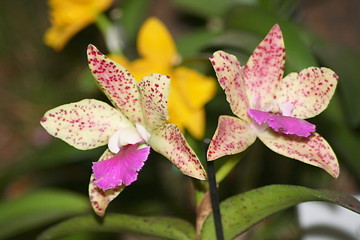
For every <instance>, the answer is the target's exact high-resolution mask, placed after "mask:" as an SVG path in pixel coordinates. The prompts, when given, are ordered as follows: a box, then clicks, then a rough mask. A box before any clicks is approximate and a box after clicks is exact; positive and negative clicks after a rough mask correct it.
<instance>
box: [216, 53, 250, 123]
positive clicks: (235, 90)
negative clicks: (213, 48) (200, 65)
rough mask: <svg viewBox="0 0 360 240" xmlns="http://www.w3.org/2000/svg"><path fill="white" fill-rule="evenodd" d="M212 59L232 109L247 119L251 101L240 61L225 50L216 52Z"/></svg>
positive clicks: (237, 114)
mask: <svg viewBox="0 0 360 240" xmlns="http://www.w3.org/2000/svg"><path fill="white" fill-rule="evenodd" d="M210 61H211V64H212V65H213V67H214V70H215V72H216V76H217V78H218V81H219V84H220V86H221V87H222V89H224V91H225V94H226V100H227V101H228V102H229V103H230V107H231V110H232V111H233V113H234V114H235V115H236V116H238V117H240V118H242V119H247V118H248V116H247V112H246V110H247V109H248V108H249V102H248V98H247V96H246V92H245V83H244V77H243V68H242V67H241V66H240V63H239V61H238V60H237V59H236V57H235V56H233V55H231V54H229V53H226V52H223V51H217V52H215V53H214V55H213V56H212V57H211V58H210Z"/></svg>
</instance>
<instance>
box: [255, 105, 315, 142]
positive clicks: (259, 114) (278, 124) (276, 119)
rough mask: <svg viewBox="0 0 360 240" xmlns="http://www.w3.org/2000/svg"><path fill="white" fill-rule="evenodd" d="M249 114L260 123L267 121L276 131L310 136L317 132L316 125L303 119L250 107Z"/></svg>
mask: <svg viewBox="0 0 360 240" xmlns="http://www.w3.org/2000/svg"><path fill="white" fill-rule="evenodd" d="M248 114H249V116H250V117H251V118H252V119H253V120H254V121H255V122H257V123H258V124H264V123H267V124H268V125H269V127H271V128H272V129H273V130H274V131H276V132H282V133H285V134H295V135H297V136H299V137H308V136H310V134H311V133H312V132H315V128H316V127H315V125H314V124H311V123H309V122H307V121H305V120H303V119H300V118H294V117H287V116H282V115H278V114H274V113H268V112H263V111H260V110H255V109H248Z"/></svg>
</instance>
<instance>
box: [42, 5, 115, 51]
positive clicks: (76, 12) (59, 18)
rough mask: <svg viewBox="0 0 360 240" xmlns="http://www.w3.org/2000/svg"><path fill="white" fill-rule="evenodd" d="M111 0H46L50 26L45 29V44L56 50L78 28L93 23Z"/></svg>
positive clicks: (62, 45) (60, 47)
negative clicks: (48, 7) (48, 8)
mask: <svg viewBox="0 0 360 240" xmlns="http://www.w3.org/2000/svg"><path fill="white" fill-rule="evenodd" d="M112 2H113V0H48V4H49V6H50V21H51V27H50V28H49V29H48V30H47V31H46V33H45V36H44V41H45V43H46V45H48V46H50V47H52V48H53V49H55V50H56V51H59V50H61V49H62V48H63V47H64V46H65V44H66V43H67V42H68V41H69V40H70V39H71V38H72V37H73V36H74V35H75V34H76V33H78V32H79V31H80V30H82V29H84V28H85V27H87V26H88V25H90V24H91V23H93V22H94V21H95V20H96V18H97V16H98V15H99V14H100V13H101V12H103V11H105V10H106V9H108V8H109V7H110V6H111V4H112Z"/></svg>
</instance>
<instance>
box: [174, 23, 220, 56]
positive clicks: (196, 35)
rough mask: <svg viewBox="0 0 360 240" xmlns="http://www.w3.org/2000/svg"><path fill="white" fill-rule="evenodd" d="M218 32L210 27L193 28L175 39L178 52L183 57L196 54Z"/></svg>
mask: <svg viewBox="0 0 360 240" xmlns="http://www.w3.org/2000/svg"><path fill="white" fill-rule="evenodd" d="M217 35H218V33H216V32H215V31H212V30H210V29H198V30H194V31H192V32H190V33H188V34H186V35H183V36H181V38H179V39H176V46H177V49H178V52H179V53H180V55H181V56H182V57H183V58H187V57H193V56H196V55H197V54H198V53H199V52H200V51H201V50H203V48H204V47H206V46H207V45H208V44H209V42H210V41H211V40H212V39H214V38H215V37H216V36H217Z"/></svg>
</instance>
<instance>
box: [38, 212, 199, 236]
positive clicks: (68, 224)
mask: <svg viewBox="0 0 360 240" xmlns="http://www.w3.org/2000/svg"><path fill="white" fill-rule="evenodd" d="M81 232H114V233H121V232H133V233H141V234H145V235H150V236H155V237H162V238H166V239H174V240H176V239H179V240H180V239H184V240H185V239H191V240H194V239H195V230H194V228H193V226H191V225H190V223H188V222H186V221H184V220H181V219H177V218H170V217H138V216H131V215H123V214H107V215H106V216H105V217H104V218H97V217H95V216H94V215H85V216H80V217H74V218H72V219H69V220H66V221H64V222H62V223H60V224H58V225H55V226H53V227H51V228H49V229H48V230H46V231H45V232H43V233H42V234H41V235H40V236H39V238H38V240H48V239H54V238H58V237H63V236H67V235H70V234H75V233H81Z"/></svg>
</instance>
